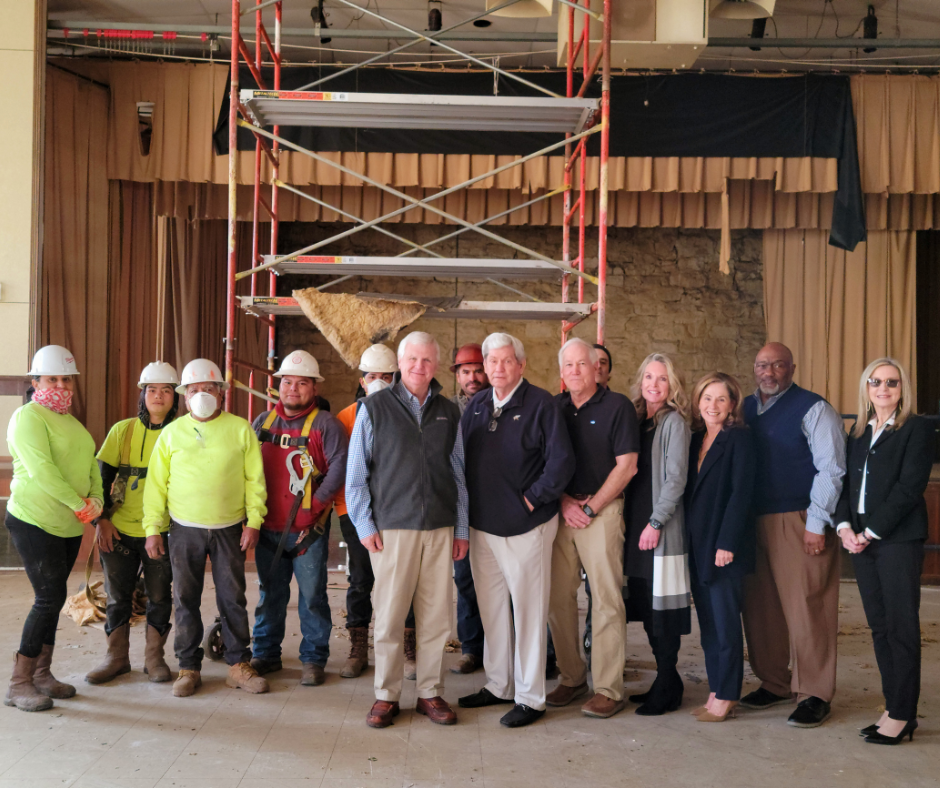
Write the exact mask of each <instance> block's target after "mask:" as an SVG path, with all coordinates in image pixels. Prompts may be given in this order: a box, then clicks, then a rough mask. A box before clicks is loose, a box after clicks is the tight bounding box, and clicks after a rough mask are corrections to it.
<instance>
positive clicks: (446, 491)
mask: <svg viewBox="0 0 940 788" xmlns="http://www.w3.org/2000/svg"><path fill="white" fill-rule="evenodd" d="M440 356H441V349H440V346H439V345H438V344H437V341H436V340H435V339H434V337H432V336H431V335H430V334H425V333H424V332H421V331H415V332H412V333H411V334H409V335H408V336H406V337H405V338H404V339H403V340H402V342H401V344H400V345H399V346H398V366H399V370H400V371H399V372H398V373H396V374H395V377H394V379H393V383H392V386H391V387H390V388H387V389H385V390H384V391H380V392H378V393H377V394H373V395H372V396H371V397H368V398H367V399H365V400H364V401H363V405H362V407H361V408H359V411H358V413H357V414H356V424H355V426H354V427H353V433H352V438H351V440H350V450H349V462H348V465H347V469H346V474H347V476H346V504H347V507H348V509H349V516H350V518H351V519H352V521H353V524H354V525H355V526H356V533H357V534H358V536H359V539H360V541H361V542H362V544H363V545H364V546H365V547H366V549H367V550H368V551H369V553H370V557H371V559H372V571H373V573H374V574H375V585H374V587H373V591H374V593H373V599H374V607H375V635H374V645H375V697H376V701H375V704H374V705H373V706H372V710H371V711H370V712H369V715H368V717H367V718H366V723H367V724H368V725H369V726H370V727H373V728H385V727H387V726H389V725H391V724H392V718H393V717H395V716H396V715H397V714H398V713H399V699H400V698H401V686H402V679H403V676H404V650H403V648H402V637H403V635H404V621H405V616H406V614H407V613H408V607H409V605H410V604H411V602H412V599H414V611H415V620H416V629H417V637H418V643H417V682H418V683H417V691H418V703H417V706H416V711H417V712H418V713H419V714H424V715H426V716H427V717H429V718H430V719H431V721H432V722H436V723H439V724H441V725H453V724H454V723H455V722H457V715H456V714H454V712H453V710H451V708H450V706H448V705H447V703H446V702H445V701H444V699H443V698H442V697H441V695H442V693H443V691H444V674H443V664H444V646H445V644H446V643H447V638H448V636H449V635H450V631H451V600H452V599H453V597H452V592H451V576H452V572H453V564H452V562H453V561H459V560H461V559H462V558H464V557H465V556H466V555H467V551H468V549H469V541H468V515H467V510H468V501H467V488H466V484H465V482H464V455H463V437H462V434H461V431H460V411H459V409H458V408H457V406H456V405H455V404H454V403H453V402H450V401H449V400H447V399H446V398H445V397H443V396H442V395H441V385H440V383H438V382H437V380H435V378H434V373H435V371H436V370H437V367H438V364H439V363H440Z"/></svg>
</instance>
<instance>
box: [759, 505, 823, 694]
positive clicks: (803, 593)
mask: <svg viewBox="0 0 940 788" xmlns="http://www.w3.org/2000/svg"><path fill="white" fill-rule="evenodd" d="M805 532H806V513H805V512H783V513H781V514H766V515H764V516H763V517H758V518H757V565H756V567H755V571H754V574H752V575H748V576H747V577H746V578H745V579H744V634H745V637H746V638H747V649H748V656H749V658H750V662H751V668H752V669H753V670H754V673H755V675H756V676H757V677H758V678H759V679H760V680H761V686H762V687H764V688H765V689H767V690H768V691H770V692H773V693H774V694H775V695H784V696H786V695H790V694H791V693H792V694H794V695H796V696H797V699H798V700H805V699H806V698H808V697H810V696H815V697H817V698H820V699H822V700H824V701H826V702H829V701H831V700H832V697H833V695H835V692H836V649H837V641H838V635H839V539H838V538H837V537H836V534H835V531H833V529H831V528H827V529H826V549H825V550H824V551H823V552H822V554H820V555H812V556H810V555H806V553H804V552H803V534H804V533H805ZM791 667H792V676H791V673H790V669H791Z"/></svg>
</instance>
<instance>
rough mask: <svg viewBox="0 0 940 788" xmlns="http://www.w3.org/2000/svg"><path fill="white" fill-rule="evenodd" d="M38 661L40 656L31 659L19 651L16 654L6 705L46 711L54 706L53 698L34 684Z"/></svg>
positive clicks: (4, 702)
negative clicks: (48, 696)
mask: <svg viewBox="0 0 940 788" xmlns="http://www.w3.org/2000/svg"><path fill="white" fill-rule="evenodd" d="M38 661H39V657H34V658H33V659H30V658H29V657H24V656H23V655H22V654H20V653H19V652H17V653H16V654H15V655H14V657H13V675H12V676H11V677H10V688H9V689H8V690H7V695H6V697H5V698H4V699H3V705H4V706H16V708H18V709H19V710H20V711H45V710H46V709H51V708H52V698H47V697H46V696H45V695H43V694H42V693H41V692H40V691H39V690H38V689H36V687H35V685H34V684H33V675H34V674H35V673H36V663H37V662H38Z"/></svg>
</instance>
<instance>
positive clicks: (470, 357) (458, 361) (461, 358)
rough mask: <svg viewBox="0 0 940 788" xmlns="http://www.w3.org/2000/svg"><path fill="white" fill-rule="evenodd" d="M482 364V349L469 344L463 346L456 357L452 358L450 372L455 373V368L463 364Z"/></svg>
mask: <svg viewBox="0 0 940 788" xmlns="http://www.w3.org/2000/svg"><path fill="white" fill-rule="evenodd" d="M482 363H483V348H482V347H480V346H479V345H477V344H476V343H471V344H469V345H464V346H463V347H461V348H460V349H459V350H458V351H457V356H456V357H455V358H454V363H453V366H451V368H450V371H451V372H456V371H457V367H459V366H462V365H463V364H482Z"/></svg>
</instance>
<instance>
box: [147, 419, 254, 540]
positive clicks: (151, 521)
mask: <svg viewBox="0 0 940 788" xmlns="http://www.w3.org/2000/svg"><path fill="white" fill-rule="evenodd" d="M266 500H267V490H266V488H265V484H264V463H263V461H262V459H261V444H260V443H258V436H257V435H255V431H254V430H253V429H252V428H251V424H249V423H248V421H247V420H246V419H243V418H241V417H240V416H235V415H233V414H231V413H221V414H219V416H217V417H216V418H214V419H212V420H211V421H196V419H194V418H193V417H192V414H189V413H187V414H186V415H185V416H182V417H180V418H178V419H176V421H174V422H173V423H172V424H168V425H167V426H166V427H164V428H163V429H162V430H160V437H159V438H158V439H157V444H156V446H154V449H153V453H152V454H151V456H150V464H149V465H148V466H147V485H146V487H144V531H145V532H146V533H147V536H154V535H156V534H158V533H160V529H161V528H162V527H163V523H164V518H165V516H166V513H167V512H169V514H170V517H172V518H173V520H175V521H176V522H178V523H180V524H181V525H189V526H194V527H197V528H226V527H228V526H230V525H235V524H237V523H241V522H244V521H245V520H247V521H248V527H249V528H257V529H260V528H261V523H262V521H263V520H264V516H265V515H266V514H267V513H268V509H267V506H265V502H266Z"/></svg>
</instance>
